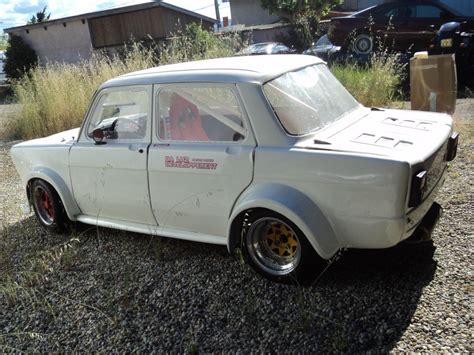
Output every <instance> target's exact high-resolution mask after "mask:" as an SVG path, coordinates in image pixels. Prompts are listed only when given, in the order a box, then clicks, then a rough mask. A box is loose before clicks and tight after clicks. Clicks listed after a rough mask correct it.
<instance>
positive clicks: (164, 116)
mask: <svg viewBox="0 0 474 355" xmlns="http://www.w3.org/2000/svg"><path fill="white" fill-rule="evenodd" d="M157 102H158V115H159V123H158V124H157V128H158V136H159V137H160V139H162V140H170V141H194V142H208V141H212V142H236V141H241V140H243V139H245V137H246V135H247V129H246V128H245V125H244V122H243V118H242V111H241V109H240V105H239V103H238V100H237V98H236V97H235V95H234V92H233V91H232V90H231V89H229V88H224V87H211V86H205V87H184V86H182V87H181V86H179V87H174V88H169V89H168V88H166V89H162V90H160V91H159V93H158V100H157Z"/></svg>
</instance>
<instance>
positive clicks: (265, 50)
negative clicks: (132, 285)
mask: <svg viewBox="0 0 474 355" xmlns="http://www.w3.org/2000/svg"><path fill="white" fill-rule="evenodd" d="M295 52H296V50H295V49H293V48H290V47H288V46H286V45H285V44H283V43H280V42H262V43H255V44H252V45H250V46H248V47H247V48H244V49H243V50H242V51H241V52H240V53H239V54H240V55H259V54H291V53H295Z"/></svg>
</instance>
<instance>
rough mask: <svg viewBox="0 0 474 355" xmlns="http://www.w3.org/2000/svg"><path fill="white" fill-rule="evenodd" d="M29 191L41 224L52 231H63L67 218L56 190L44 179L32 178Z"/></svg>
mask: <svg viewBox="0 0 474 355" xmlns="http://www.w3.org/2000/svg"><path fill="white" fill-rule="evenodd" d="M30 192H31V203H32V205H33V209H34V211H35V215H36V218H37V219H38V221H39V222H40V223H41V225H42V226H43V227H44V228H46V229H48V230H50V231H52V232H58V233H59V232H63V231H64V229H65V227H66V226H67V224H68V221H69V219H68V217H67V215H66V211H65V210H64V207H63V204H62V201H61V199H60V198H59V195H58V193H57V192H56V190H54V188H53V187H52V186H51V185H50V184H48V183H47V182H46V181H43V180H34V181H33V182H32V184H31V191H30Z"/></svg>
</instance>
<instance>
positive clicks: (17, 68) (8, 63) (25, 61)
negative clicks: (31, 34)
mask: <svg viewBox="0 0 474 355" xmlns="http://www.w3.org/2000/svg"><path fill="white" fill-rule="evenodd" d="M37 63H38V57H37V56H36V53H35V51H34V50H33V49H32V48H31V47H30V46H29V45H28V44H26V43H25V42H24V41H23V39H22V38H21V37H19V36H15V35H11V36H10V38H9V39H8V47H7V50H6V52H5V65H4V67H3V70H4V71H5V74H6V75H7V78H9V79H20V78H21V77H23V76H24V75H25V74H26V73H28V72H29V71H30V70H31V69H32V68H34V67H35V66H36V65H37Z"/></svg>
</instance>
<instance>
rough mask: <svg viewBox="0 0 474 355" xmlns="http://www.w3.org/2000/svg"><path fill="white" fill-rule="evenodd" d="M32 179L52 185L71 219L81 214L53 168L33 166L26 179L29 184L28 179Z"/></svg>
mask: <svg viewBox="0 0 474 355" xmlns="http://www.w3.org/2000/svg"><path fill="white" fill-rule="evenodd" d="M34 179H41V180H44V181H46V182H47V183H48V184H50V185H51V186H52V187H54V189H55V190H56V192H57V193H58V195H59V197H60V198H61V201H62V202H63V205H64V209H65V210H66V213H67V216H68V217H69V219H70V220H71V221H75V220H76V216H78V215H79V214H81V210H80V209H79V206H78V205H77V203H76V200H75V199H74V197H73V195H72V193H71V191H70V189H69V187H68V185H67V184H66V182H65V181H64V179H63V178H62V177H61V176H60V175H59V174H58V173H56V172H55V171H54V170H51V169H49V168H46V167H41V166H38V167H35V168H33V169H32V170H31V172H30V174H28V177H27V179H26V181H27V184H29V183H30V181H31V180H34Z"/></svg>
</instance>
